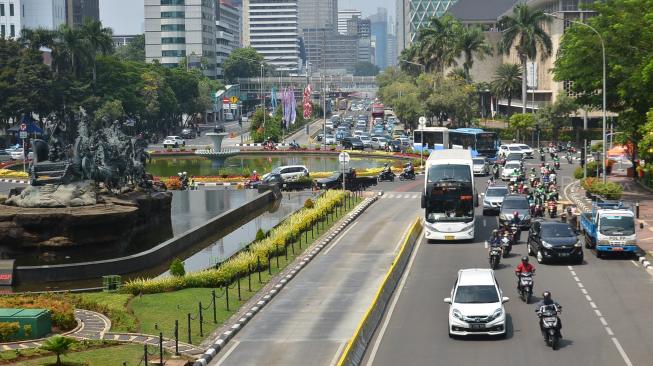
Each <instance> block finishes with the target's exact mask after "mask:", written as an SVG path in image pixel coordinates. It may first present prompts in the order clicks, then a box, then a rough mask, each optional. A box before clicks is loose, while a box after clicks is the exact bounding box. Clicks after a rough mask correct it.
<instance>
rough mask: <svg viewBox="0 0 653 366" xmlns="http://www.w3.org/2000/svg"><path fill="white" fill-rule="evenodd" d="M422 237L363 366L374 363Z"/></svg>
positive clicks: (411, 255) (411, 256) (412, 254)
mask: <svg viewBox="0 0 653 366" xmlns="http://www.w3.org/2000/svg"><path fill="white" fill-rule="evenodd" d="M423 236H424V231H422V235H420V240H419V241H418V242H417V245H416V246H415V248H413V252H412V253H411V254H410V260H409V261H408V265H407V266H406V268H405V269H404V273H403V274H402V275H401V276H402V278H401V282H399V284H398V287H397V288H396V290H395V294H394V297H393V298H392V302H391V303H390V307H389V308H388V310H387V313H386V314H385V319H384V320H383V324H382V325H381V329H380V330H379V334H378V336H377V337H376V340H375V341H374V346H373V347H372V351H371V352H370V358H368V359H367V363H366V364H365V366H371V365H372V364H373V363H374V358H375V357H376V352H378V350H379V346H380V345H381V341H382V340H383V336H384V335H385V331H386V329H387V328H388V324H389V323H390V319H392V313H394V311H395V306H397V301H399V298H400V297H401V292H402V291H403V289H404V286H405V285H406V280H407V279H408V274H409V273H410V270H411V268H412V267H413V262H415V257H416V254H417V252H418V251H419V248H420V247H421V246H422V242H423V241H424V240H423V239H422V237H423Z"/></svg>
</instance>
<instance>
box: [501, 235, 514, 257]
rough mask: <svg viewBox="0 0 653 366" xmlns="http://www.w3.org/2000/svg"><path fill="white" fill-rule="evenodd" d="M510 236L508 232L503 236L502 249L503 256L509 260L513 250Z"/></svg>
mask: <svg viewBox="0 0 653 366" xmlns="http://www.w3.org/2000/svg"><path fill="white" fill-rule="evenodd" d="M509 235H510V234H508V233H507V232H506V233H504V234H503V235H502V236H501V249H502V255H503V257H504V258H508V255H510V251H511V250H512V242H511V241H510V236H509Z"/></svg>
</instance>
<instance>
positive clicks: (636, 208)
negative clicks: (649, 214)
mask: <svg viewBox="0 0 653 366" xmlns="http://www.w3.org/2000/svg"><path fill="white" fill-rule="evenodd" d="M635 218H638V219H639V202H637V203H635Z"/></svg>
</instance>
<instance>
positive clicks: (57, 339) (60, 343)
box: [41, 335, 75, 365]
mask: <svg viewBox="0 0 653 366" xmlns="http://www.w3.org/2000/svg"><path fill="white" fill-rule="evenodd" d="M74 342H75V341H74V340H73V339H72V338H68V337H62V336H60V335H56V336H54V337H50V338H48V339H47V340H46V341H45V342H43V345H42V346H41V348H43V349H44V350H46V351H50V352H53V353H54V354H56V355H57V363H56V365H61V355H65V354H66V353H68V351H69V350H70V346H71V345H72V344H73V343H74Z"/></svg>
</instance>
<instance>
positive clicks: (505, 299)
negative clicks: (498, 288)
mask: <svg viewBox="0 0 653 366" xmlns="http://www.w3.org/2000/svg"><path fill="white" fill-rule="evenodd" d="M508 301H510V298H509V297H505V296H504V297H503V298H502V299H501V303H502V304H505V303H507V302H508Z"/></svg>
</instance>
